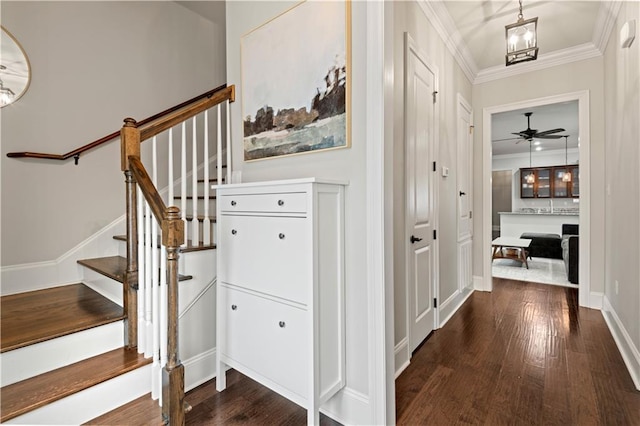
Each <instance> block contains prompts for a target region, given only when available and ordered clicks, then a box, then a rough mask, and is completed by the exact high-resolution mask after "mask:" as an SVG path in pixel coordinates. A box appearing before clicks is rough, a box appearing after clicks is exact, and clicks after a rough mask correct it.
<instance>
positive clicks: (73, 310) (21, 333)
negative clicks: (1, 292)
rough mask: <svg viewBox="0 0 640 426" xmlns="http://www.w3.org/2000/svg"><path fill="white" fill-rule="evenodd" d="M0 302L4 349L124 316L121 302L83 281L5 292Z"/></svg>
mask: <svg viewBox="0 0 640 426" xmlns="http://www.w3.org/2000/svg"><path fill="white" fill-rule="evenodd" d="M0 303H1V311H0V324H1V327H2V340H1V342H2V343H1V351H2V352H6V351H10V350H12V349H17V348H20V347H23V346H27V345H31V344H34V343H38V342H43V341H45V340H49V339H53V338H55V337H60V336H64V335H67V334H71V333H75V332H78V331H82V330H86V329H88V328H92V327H97V326H100V325H104V324H108V323H111V322H115V321H119V320H122V319H123V318H124V314H123V312H122V307H121V306H118V305H117V304H115V303H114V302H112V301H111V300H109V299H107V298H105V297H103V296H101V295H100V294H98V293H97V292H95V291H93V290H91V289H90V288H89V287H87V286H86V285H84V284H72V285H67V286H62V287H55V288H50V289H46V290H38V291H32V292H26V293H20V294H14V295H10V296H3V297H2V298H0Z"/></svg>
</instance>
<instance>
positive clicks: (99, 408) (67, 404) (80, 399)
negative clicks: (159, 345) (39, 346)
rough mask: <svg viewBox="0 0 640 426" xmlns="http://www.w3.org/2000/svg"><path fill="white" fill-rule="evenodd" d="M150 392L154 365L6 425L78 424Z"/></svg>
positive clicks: (131, 372) (42, 408) (34, 411)
mask: <svg viewBox="0 0 640 426" xmlns="http://www.w3.org/2000/svg"><path fill="white" fill-rule="evenodd" d="M149 392H151V365H146V366H144V367H142V368H138V369H136V370H133V371H130V372H129V373H126V374H123V375H121V376H118V377H114V378H113V379H111V380H108V381H106V382H103V383H100V384H98V385H96V386H93V387H91V388H89V389H85V390H83V391H82V392H78V393H75V394H73V395H70V396H68V397H66V398H63V399H61V400H58V401H55V402H52V403H51V404H48V405H45V406H44V407H41V408H38V409H36V410H33V411H30V412H28V413H26V414H23V415H22V416H19V417H16V418H14V419H11V420H9V421H7V422H6V424H22V425H24V424H28V425H53V424H56V425H79V424H83V423H86V422H88V421H89V420H92V419H94V418H96V417H98V416H101V415H102V414H104V413H107V412H109V411H111V410H113V409H115V408H118V407H120V406H121V405H124V404H126V403H128V402H130V401H133V400H134V399H136V398H139V397H141V396H143V395H146V394H148V393H149Z"/></svg>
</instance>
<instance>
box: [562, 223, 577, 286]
mask: <svg viewBox="0 0 640 426" xmlns="http://www.w3.org/2000/svg"><path fill="white" fill-rule="evenodd" d="M579 243H580V237H579V225H574V224H563V225H562V243H561V246H562V259H563V260H564V267H565V269H566V270H567V279H568V280H569V282H570V283H572V284H578V263H579V259H580V250H579V245H580V244H579Z"/></svg>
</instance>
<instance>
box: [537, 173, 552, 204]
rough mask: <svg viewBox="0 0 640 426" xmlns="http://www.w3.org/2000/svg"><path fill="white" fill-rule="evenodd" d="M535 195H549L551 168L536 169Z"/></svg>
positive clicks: (548, 196) (546, 196)
mask: <svg viewBox="0 0 640 426" xmlns="http://www.w3.org/2000/svg"><path fill="white" fill-rule="evenodd" d="M536 188H537V191H536V197H537V198H550V197H551V169H538V170H537V176H536Z"/></svg>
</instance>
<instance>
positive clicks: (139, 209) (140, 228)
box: [137, 186, 147, 353]
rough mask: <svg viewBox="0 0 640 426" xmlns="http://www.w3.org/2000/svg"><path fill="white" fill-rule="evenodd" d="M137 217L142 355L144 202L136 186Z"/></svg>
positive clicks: (140, 343)
mask: <svg viewBox="0 0 640 426" xmlns="http://www.w3.org/2000/svg"><path fill="white" fill-rule="evenodd" d="M137 198H138V201H137V204H138V206H137V216H138V352H139V353H144V350H145V347H146V342H147V340H146V335H145V332H144V331H145V326H144V310H145V306H144V301H145V280H144V279H145V275H144V253H145V251H144V248H145V243H144V206H145V200H144V196H143V195H142V191H141V190H140V187H139V186H138V197H137Z"/></svg>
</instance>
